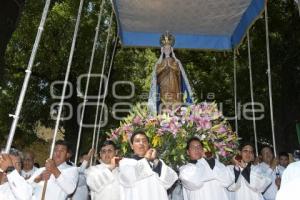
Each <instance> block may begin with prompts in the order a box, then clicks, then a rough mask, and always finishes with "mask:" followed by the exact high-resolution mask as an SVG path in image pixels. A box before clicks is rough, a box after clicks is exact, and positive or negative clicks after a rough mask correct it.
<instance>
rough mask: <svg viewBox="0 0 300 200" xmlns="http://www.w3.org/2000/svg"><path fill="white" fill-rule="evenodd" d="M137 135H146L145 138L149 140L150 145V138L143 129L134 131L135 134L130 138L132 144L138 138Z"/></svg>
mask: <svg viewBox="0 0 300 200" xmlns="http://www.w3.org/2000/svg"><path fill="white" fill-rule="evenodd" d="M137 135H144V136H145V137H146V138H147V141H148V143H149V138H148V136H147V135H146V133H145V131H144V130H143V129H138V130H136V131H134V132H133V134H132V135H131V137H130V142H131V144H132V143H133V139H134V137H135V136H137Z"/></svg>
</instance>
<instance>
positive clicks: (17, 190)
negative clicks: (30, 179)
mask: <svg viewBox="0 0 300 200" xmlns="http://www.w3.org/2000/svg"><path fill="white" fill-rule="evenodd" d="M20 172H21V153H20V152H19V151H18V150H16V149H11V150H10V154H0V200H31V197H32V187H31V186H30V185H29V184H28V183H27V182H26V181H25V179H24V178H23V177H22V176H21V175H20Z"/></svg>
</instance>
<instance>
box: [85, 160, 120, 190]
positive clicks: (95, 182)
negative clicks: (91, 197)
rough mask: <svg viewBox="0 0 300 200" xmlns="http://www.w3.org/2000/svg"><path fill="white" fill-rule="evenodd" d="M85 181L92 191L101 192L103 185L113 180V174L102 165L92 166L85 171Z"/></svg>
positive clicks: (105, 185)
mask: <svg viewBox="0 0 300 200" xmlns="http://www.w3.org/2000/svg"><path fill="white" fill-rule="evenodd" d="M85 175H86V182H87V185H88V186H89V188H90V189H91V190H92V191H94V192H97V193H99V192H101V191H102V190H103V189H104V188H105V187H107V186H108V185H110V184H112V183H113V182H114V181H115V176H114V174H113V173H112V172H111V171H110V170H109V169H108V168H106V167H104V166H101V165H100V166H99V165H98V166H92V167H90V168H89V169H87V170H86V171H85Z"/></svg>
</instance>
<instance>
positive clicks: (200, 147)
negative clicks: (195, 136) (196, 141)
mask: <svg viewBox="0 0 300 200" xmlns="http://www.w3.org/2000/svg"><path fill="white" fill-rule="evenodd" d="M189 149H190V150H192V151H199V150H203V148H202V146H200V145H197V146H190V147H189Z"/></svg>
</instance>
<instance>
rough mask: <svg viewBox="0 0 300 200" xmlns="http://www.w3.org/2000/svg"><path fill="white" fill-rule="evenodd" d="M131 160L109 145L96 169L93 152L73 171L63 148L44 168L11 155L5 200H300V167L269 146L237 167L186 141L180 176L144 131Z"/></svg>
mask: <svg viewBox="0 0 300 200" xmlns="http://www.w3.org/2000/svg"><path fill="white" fill-rule="evenodd" d="M130 142H131V148H132V150H133V154H132V156H131V157H124V158H122V157H120V156H118V149H117V146H116V144H115V143H114V142H112V141H109V140H107V141H105V142H104V143H103V144H102V145H101V147H100V152H99V158H98V159H97V162H98V163H97V164H96V165H92V164H91V163H92V162H91V157H92V156H93V155H94V154H95V153H94V152H93V150H90V151H89V153H88V154H85V155H83V156H81V158H80V163H79V164H78V166H75V164H74V163H72V162H71V161H70V158H71V150H70V145H69V144H68V143H67V142H66V141H62V140H59V141H57V142H56V144H55V148H54V154H53V157H52V159H47V160H46V162H45V166H44V167H36V166H35V165H34V163H35V159H34V154H33V153H32V152H30V151H26V152H20V151H18V150H16V149H13V148H12V149H11V150H10V152H9V154H5V153H1V154H0V200H67V199H70V200H90V199H91V200H220V199H222V200H295V199H296V198H297V199H298V198H299V196H300V191H299V189H298V187H299V184H300V161H297V160H298V159H299V157H298V156H296V157H295V158H294V160H292V159H291V158H290V155H289V154H288V153H285V152H282V153H280V154H279V157H278V158H274V155H273V150H272V148H271V147H269V146H265V147H263V148H262V149H261V151H260V156H259V157H257V158H255V155H256V153H255V150H254V148H253V146H252V145H251V144H250V143H244V144H241V145H240V153H239V155H236V156H235V157H234V158H233V159H232V164H231V165H227V166H226V165H224V164H223V163H221V162H220V161H219V160H218V159H216V158H215V157H214V156H213V155H212V154H209V153H205V151H204V149H203V144H202V141H201V140H200V139H199V138H198V137H193V138H190V139H189V140H188V141H187V156H188V162H187V163H186V164H185V165H183V166H181V167H180V168H179V170H176V171H175V170H174V169H172V168H171V167H170V166H168V165H167V164H166V163H165V162H164V161H163V160H162V159H160V158H159V157H158V154H157V151H156V149H154V148H151V147H150V143H149V139H148V137H147V135H146V134H145V133H144V132H143V131H137V132H135V133H133V135H132V136H131V138H130Z"/></svg>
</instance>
